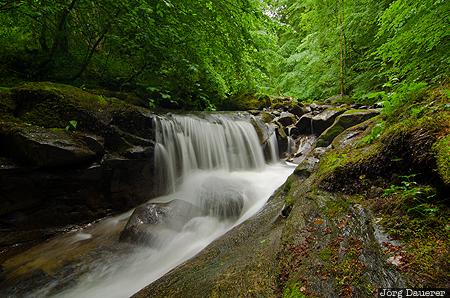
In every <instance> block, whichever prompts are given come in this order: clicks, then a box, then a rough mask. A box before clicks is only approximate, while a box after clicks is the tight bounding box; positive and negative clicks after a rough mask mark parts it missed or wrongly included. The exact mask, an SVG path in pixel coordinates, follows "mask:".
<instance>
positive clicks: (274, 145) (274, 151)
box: [267, 127, 280, 163]
mask: <svg viewBox="0 0 450 298" xmlns="http://www.w3.org/2000/svg"><path fill="white" fill-rule="evenodd" d="M267 144H268V146H269V152H270V161H271V162H272V163H275V162H277V161H279V159H280V153H279V151H278V141H277V134H276V133H275V127H272V131H271V132H270V137H269V139H268V140H267Z"/></svg>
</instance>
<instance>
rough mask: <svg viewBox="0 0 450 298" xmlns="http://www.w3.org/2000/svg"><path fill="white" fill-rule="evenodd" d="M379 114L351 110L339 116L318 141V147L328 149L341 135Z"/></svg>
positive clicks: (374, 111)
mask: <svg viewBox="0 0 450 298" xmlns="http://www.w3.org/2000/svg"><path fill="white" fill-rule="evenodd" d="M378 114H379V111H377V110H349V111H346V112H345V113H343V114H342V115H340V116H338V117H337V118H336V120H335V121H334V123H333V124H332V125H331V126H330V127H329V128H327V129H326V130H325V131H324V132H323V133H322V134H321V135H320V137H319V139H318V140H317V146H319V147H326V146H328V145H330V144H331V142H333V140H334V138H336V137H337V136H338V135H339V134H340V133H342V132H343V131H344V130H346V129H347V128H349V127H352V126H355V125H357V124H359V123H361V122H364V121H366V120H367V119H370V118H372V117H375V116H376V115H378Z"/></svg>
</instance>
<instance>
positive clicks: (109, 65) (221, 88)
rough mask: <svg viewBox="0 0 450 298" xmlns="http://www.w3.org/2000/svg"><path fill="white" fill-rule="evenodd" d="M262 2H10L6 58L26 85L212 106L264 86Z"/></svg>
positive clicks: (0, 32) (3, 37)
mask: <svg viewBox="0 0 450 298" xmlns="http://www.w3.org/2000/svg"><path fill="white" fill-rule="evenodd" d="M263 8H264V7H263V3H261V2H260V1H257V0H245V1H209V0H200V1H190V0H184V1H173V0H157V1H148V0H139V1H130V0H99V1H88V0H58V1H47V0H31V1H28V0H27V1H25V0H7V1H6V2H2V4H0V13H1V14H0V44H1V46H0V58H1V60H2V61H1V63H0V64H2V65H4V67H5V68H6V69H3V70H2V71H3V73H4V74H6V73H8V74H16V75H17V76H19V77H20V78H21V79H29V80H54V81H62V82H68V83H72V84H79V85H80V84H86V85H88V86H89V85H91V86H92V85H94V86H102V87H106V88H110V89H122V90H124V89H125V90H126V89H127V88H128V89H134V90H136V89H139V88H140V89H141V90H143V91H145V92H146V93H148V94H150V95H151V96H152V98H153V99H158V98H159V99H163V100H165V101H166V102H171V101H172V103H173V104H177V101H178V103H179V102H180V101H183V104H184V105H187V106H191V107H193V108H208V107H210V104H211V103H217V102H219V101H220V100H223V99H224V98H225V96H226V95H229V94H237V93H240V92H249V91H252V92H254V91H256V89H257V85H261V86H262V85H264V83H263V81H264V80H266V79H267V76H266V74H265V73H264V60H265V56H264V55H262V54H261V53H263V52H264V50H265V48H268V44H269V43H271V40H270V36H269V35H267V34H266V33H265V29H264V28H265V26H264V23H265V22H267V21H268V17H267V16H266V15H264V14H263V13H262V11H263Z"/></svg>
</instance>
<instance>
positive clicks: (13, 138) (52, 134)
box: [0, 123, 103, 167]
mask: <svg viewBox="0 0 450 298" xmlns="http://www.w3.org/2000/svg"><path fill="white" fill-rule="evenodd" d="M2 124H3V125H2V129H1V131H0V142H1V143H2V147H4V148H3V150H4V151H5V152H6V154H7V155H8V156H11V157H14V158H15V159H17V160H18V161H21V162H23V163H27V164H31V165H34V166H38V167H57V166H71V165H79V164H83V163H86V162H89V161H92V160H94V159H95V158H96V157H97V155H98V154H99V153H100V152H101V151H103V149H102V145H101V143H99V142H98V141H97V140H96V139H94V138H88V137H87V136H86V137H78V138H77V136H75V135H73V134H71V133H69V132H65V131H52V130H48V129H44V128H41V127H38V126H26V125H20V124H14V123H2ZM91 148H93V149H94V150H95V151H97V152H95V151H93V150H91Z"/></svg>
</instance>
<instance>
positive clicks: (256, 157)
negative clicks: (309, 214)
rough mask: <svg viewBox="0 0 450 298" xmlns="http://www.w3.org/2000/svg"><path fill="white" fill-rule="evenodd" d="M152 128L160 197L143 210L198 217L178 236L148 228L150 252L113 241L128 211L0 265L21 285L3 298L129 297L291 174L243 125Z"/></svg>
mask: <svg viewBox="0 0 450 298" xmlns="http://www.w3.org/2000/svg"><path fill="white" fill-rule="evenodd" d="M155 121H156V127H157V132H156V146H155V148H156V150H155V168H156V169H157V170H158V171H159V172H158V176H157V177H158V178H159V179H160V182H159V185H160V187H162V188H164V190H165V192H166V193H167V194H166V195H163V196H160V197H158V198H155V199H152V200H151V203H165V202H171V201H173V200H180V201H185V202H188V203H189V204H192V205H193V206H198V207H199V208H203V210H204V213H203V214H202V215H201V216H195V217H192V218H190V219H189V220H188V221H187V222H185V223H183V225H182V226H181V227H180V228H179V229H171V228H164V227H160V228H158V227H156V228H155V227H154V226H151V227H149V229H151V232H152V235H153V236H154V237H153V238H154V239H155V240H154V241H152V243H151V245H139V244H135V243H129V242H123V241H119V237H120V233H121V232H122V230H123V229H124V228H125V226H126V224H127V221H128V219H129V218H130V216H132V213H133V210H130V211H129V212H126V213H124V214H121V215H118V216H114V217H110V218H105V219H102V220H99V221H97V222H95V223H91V224H88V225H87V226H85V227H83V228H81V229H78V230H73V231H70V232H68V233H66V234H64V235H61V236H59V237H56V238H53V239H51V240H49V241H47V242H45V243H42V244H40V245H37V246H35V247H33V248H31V249H29V250H28V251H26V252H24V253H23V254H21V255H19V256H17V257H15V258H12V259H10V260H7V261H6V262H5V264H4V265H3V266H4V268H6V272H7V273H8V275H9V276H15V275H17V276H22V277H24V276H25V277H26V278H22V279H19V281H18V282H17V283H15V284H13V285H12V286H10V287H9V288H7V289H6V292H4V293H3V294H4V296H7V297H17V296H25V297H129V296H131V295H133V294H134V293H136V292H138V291H139V290H140V289H142V288H143V287H145V286H146V285H148V284H150V283H152V282H153V281H155V280H157V279H158V278H160V277H161V276H163V275H164V274H165V273H167V272H169V271H170V270H172V269H173V268H175V267H176V266H178V265H180V264H182V263H183V262H185V261H186V260H188V259H190V258H192V257H193V256H195V255H196V254H198V253H199V252H200V251H201V250H202V249H203V248H205V247H206V246H207V245H208V244H210V243H211V242H212V241H214V240H215V239H217V238H218V237H220V236H221V235H223V234H224V233H226V232H227V231H229V230H230V229H232V228H233V227H235V226H237V225H239V224H240V223H242V222H243V221H245V220H247V219H248V218H250V217H252V216H254V215H255V214H257V213H258V211H259V210H261V208H262V207H263V206H264V204H265V203H266V202H267V200H268V199H269V198H270V196H271V195H272V194H273V193H274V191H275V190H276V189H277V188H278V187H280V186H281V185H282V184H283V183H284V182H285V181H286V179H287V177H288V176H289V175H290V174H291V173H292V172H293V170H294V168H295V165H294V164H289V163H284V162H280V161H278V157H277V155H278V152H277V151H276V149H277V144H276V138H270V139H269V141H268V144H267V149H268V152H267V153H266V154H264V151H263V148H262V146H261V145H260V141H259V139H258V136H257V134H256V131H255V129H254V127H253V126H252V125H251V124H250V123H249V122H248V121H244V120H239V119H238V120H236V119H232V118H231V117H227V116H223V115H219V114H217V115H210V116H208V118H207V119H204V118H200V117H196V116H169V117H160V118H158V119H157V120H155ZM265 156H266V157H265ZM266 160H267V161H266ZM234 195H237V196H238V198H239V199H240V200H242V204H240V205H239V206H240V209H239V210H238V214H239V216H238V217H224V216H221V215H223V214H228V213H227V208H235V207H232V206H231V204H229V203H227V200H231V199H232V198H231V197H230V196H234ZM205 200H206V201H207V202H208V205H207V206H208V207H207V208H206V207H205V205H204V204H203V202H205ZM205 208H206V209H205ZM217 210H219V211H220V214H218V213H217ZM224 210H225V213H224ZM232 211H233V212H235V210H232ZM169 220H173V221H175V220H177V219H176V218H173V219H169ZM1 291H2V290H0V294H2V293H1ZM2 296H3V295H2Z"/></svg>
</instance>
